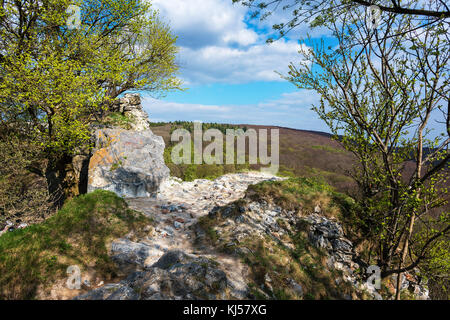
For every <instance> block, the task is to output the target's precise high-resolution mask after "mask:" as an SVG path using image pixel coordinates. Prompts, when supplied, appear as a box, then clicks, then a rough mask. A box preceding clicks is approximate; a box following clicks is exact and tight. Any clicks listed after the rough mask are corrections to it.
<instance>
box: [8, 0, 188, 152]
mask: <svg viewBox="0 0 450 320" xmlns="http://www.w3.org/2000/svg"><path fill="white" fill-rule="evenodd" d="M69 5H76V6H78V7H79V8H80V13H81V15H80V17H81V20H80V24H79V26H78V27H77V28H73V27H71V26H70V25H69V24H68V23H67V22H68V21H69V19H70V18H71V14H72V13H71V12H70V10H68V8H69ZM175 42H176V38H175V37H174V36H173V35H172V34H171V31H170V28H169V27H168V26H167V25H165V24H164V23H162V22H161V21H160V19H159V18H158V14H157V12H155V11H153V10H152V9H151V7H150V5H149V4H147V2H143V1H138V0H77V1H69V0H44V1H43V0H21V1H9V0H2V1H1V4H0V108H1V109H0V117H1V119H2V124H6V123H8V125H9V126H11V125H12V124H13V123H14V124H19V122H20V126H22V127H23V128H25V127H26V129H24V130H26V131H27V132H28V133H29V135H30V136H31V137H32V139H33V140H34V141H36V142H38V143H39V144H40V145H41V146H42V147H43V148H44V149H45V151H46V153H47V154H48V155H49V156H50V157H59V156H60V155H61V154H72V153H73V152H74V151H75V150H76V149H77V147H79V146H80V145H83V143H85V142H86V141H87V140H88V139H89V134H88V128H87V126H88V124H89V122H90V121H91V120H92V117H94V116H95V114H96V112H97V111H99V110H100V109H101V108H104V107H105V106H107V105H108V104H109V103H110V102H111V100H112V99H114V98H116V97H117V96H118V95H120V94H121V93H123V92H125V91H127V90H142V91H147V92H151V93H152V94H161V93H164V92H166V91H167V90H172V89H176V88H178V87H179V86H180V82H179V80H178V79H177V78H176V73H177V70H178V67H177V65H176V63H175V54H176V52H177V47H176V46H175Z"/></svg>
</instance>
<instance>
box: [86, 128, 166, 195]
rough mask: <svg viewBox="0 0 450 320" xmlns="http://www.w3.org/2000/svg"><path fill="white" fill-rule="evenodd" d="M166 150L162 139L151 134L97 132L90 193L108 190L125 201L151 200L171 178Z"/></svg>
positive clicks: (89, 181)
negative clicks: (145, 198) (137, 198)
mask: <svg viewBox="0 0 450 320" xmlns="http://www.w3.org/2000/svg"><path fill="white" fill-rule="evenodd" d="M164 147H165V144H164V140H163V139H162V137H160V136H156V135H155V134H153V132H152V131H151V130H146V131H139V132H137V131H131V130H123V129H98V130H96V132H95V150H94V151H93V155H92V157H91V159H90V162H89V177H88V192H91V191H94V190H96V189H104V190H109V191H113V192H115V193H116V194H118V195H119V196H121V197H125V198H136V197H148V196H150V195H151V194H152V193H154V192H156V191H157V190H158V188H159V185H160V184H161V182H163V181H164V180H165V179H166V178H168V177H169V173H170V171H169V168H167V166H166V165H165V163H164V157H163V154H164Z"/></svg>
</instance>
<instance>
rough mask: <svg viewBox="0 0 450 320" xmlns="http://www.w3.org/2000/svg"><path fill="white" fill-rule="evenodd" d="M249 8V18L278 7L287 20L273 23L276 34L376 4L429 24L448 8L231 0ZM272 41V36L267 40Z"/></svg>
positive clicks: (411, 1)
mask: <svg viewBox="0 0 450 320" xmlns="http://www.w3.org/2000/svg"><path fill="white" fill-rule="evenodd" d="M233 3H242V4H243V5H244V6H247V7H249V8H251V9H253V12H252V17H254V18H256V17H259V18H260V19H261V20H265V19H267V18H268V17H270V16H271V15H272V14H273V13H274V12H276V11H279V10H282V11H283V12H285V13H290V14H287V21H285V22H280V23H278V24H274V25H273V29H274V30H276V31H278V33H279V37H284V36H285V35H286V34H287V33H288V32H289V31H291V30H293V29H295V28H297V27H298V26H300V25H301V24H303V23H310V24H311V26H314V25H316V24H317V23H319V24H320V22H321V21H323V20H324V19H328V18H329V16H335V17H338V16H339V15H340V14H341V13H343V12H345V11H353V10H356V11H358V10H360V9H367V8H369V7H371V6H374V5H376V6H378V8H379V9H380V11H381V12H383V13H395V14H399V15H412V16H416V17H418V18H419V19H428V20H429V23H430V24H433V23H435V22H437V21H442V20H445V19H448V18H450V7H449V6H448V5H447V4H446V3H445V1H443V0H435V1H428V2H425V1H423V2H421V1H415V0H406V1H402V0H370V1H368V0H340V1H328V0H293V1H291V0H233ZM268 41H269V42H271V41H273V38H270V39H269V40H268Z"/></svg>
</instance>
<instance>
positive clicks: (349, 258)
mask: <svg viewBox="0 0 450 320" xmlns="http://www.w3.org/2000/svg"><path fill="white" fill-rule="evenodd" d="M209 217H210V218H211V219H215V221H217V222H218V224H217V225H216V226H215V227H213V231H214V232H215V233H216V234H217V235H218V240H217V243H216V246H218V247H221V248H224V249H226V250H227V251H229V252H234V253H235V254H237V255H241V256H242V255H244V256H245V255H248V254H251V252H249V251H248V249H247V248H246V247H242V246H240V245H239V244H241V243H243V241H245V240H246V239H261V240H263V241H265V240H264V239H265V238H266V237H269V238H271V239H272V240H273V241H275V242H276V243H278V244H279V245H280V246H283V247H285V248H287V249H288V250H295V246H294V244H293V242H292V241H290V240H291V239H290V237H289V235H291V234H295V233H296V232H298V231H299V230H305V231H306V233H307V238H308V240H309V242H310V243H311V245H312V246H314V247H316V248H319V249H321V250H323V251H324V252H326V262H327V263H326V264H327V266H326V267H327V268H328V269H329V270H333V269H334V270H339V271H340V272H341V274H342V276H341V277H339V278H336V279H335V282H336V283H337V284H338V283H340V282H342V281H344V282H346V283H348V284H351V285H352V286H353V288H354V290H355V292H358V293H364V294H368V295H369V297H371V299H376V300H382V299H383V297H382V296H381V294H380V293H379V290H377V289H376V288H375V287H374V286H373V285H372V284H371V283H370V282H369V281H367V278H368V276H369V274H367V273H366V270H367V267H368V266H367V265H363V264H361V262H359V259H357V256H358V254H357V252H355V249H354V247H353V244H352V242H351V241H350V240H348V239H347V238H345V235H344V232H343V228H342V226H341V224H340V223H339V222H338V221H336V220H333V219H329V218H326V217H324V216H322V215H320V214H317V213H310V214H306V215H303V214H300V212H296V211H289V210H285V209H283V208H281V207H279V206H277V205H275V204H273V203H268V202H266V201H264V200H259V201H252V200H251V199H246V198H245V199H244V201H242V202H240V203H233V204H231V205H227V206H222V207H215V208H213V209H212V210H211V211H210V212H209ZM217 218H219V219H217ZM196 237H197V241H203V239H204V238H205V237H206V234H205V232H204V231H203V230H201V229H199V230H198V231H197V235H196ZM392 280H393V281H391V282H392V283H395V277H394V279H392ZM266 282H267V281H266ZM269 282H270V281H269ZM287 282H288V283H289V282H290V283H291V287H292V288H293V290H294V291H297V292H299V293H302V290H301V289H302V287H301V285H300V284H296V283H295V281H294V282H293V280H292V279H287ZM297 285H298V286H297ZM265 286H266V287H267V286H269V287H270V284H266V285H265ZM294 288H295V289H294ZM402 288H403V289H408V290H409V292H410V293H411V294H412V295H413V296H414V297H415V299H420V300H427V299H429V292H428V289H427V287H426V286H424V285H423V284H421V283H420V281H419V278H418V277H416V276H415V275H414V274H412V273H409V272H407V273H405V276H404V277H403V283H402ZM388 289H390V290H391V291H392V292H391V294H392V293H393V292H395V291H394V288H393V287H392V288H388ZM342 298H344V299H351V297H349V296H348V297H345V296H342Z"/></svg>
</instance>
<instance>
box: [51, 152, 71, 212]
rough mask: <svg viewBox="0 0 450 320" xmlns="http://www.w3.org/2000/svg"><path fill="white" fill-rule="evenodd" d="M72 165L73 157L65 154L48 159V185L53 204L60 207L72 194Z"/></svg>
mask: <svg viewBox="0 0 450 320" xmlns="http://www.w3.org/2000/svg"><path fill="white" fill-rule="evenodd" d="M71 165H72V157H70V156H68V155H63V156H61V157H59V158H56V159H55V158H53V159H51V158H50V159H48V164H47V167H46V170H45V177H46V179H47V187H48V192H49V194H50V197H51V199H52V202H53V205H54V206H55V207H56V208H57V209H59V208H61V207H62V205H63V204H64V201H65V200H66V199H67V198H68V196H70V191H69V190H70V188H71V181H70V180H71V179H68V178H69V177H70V174H68V173H69V172H70V171H71Z"/></svg>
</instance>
